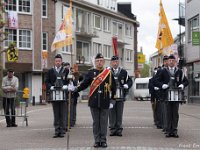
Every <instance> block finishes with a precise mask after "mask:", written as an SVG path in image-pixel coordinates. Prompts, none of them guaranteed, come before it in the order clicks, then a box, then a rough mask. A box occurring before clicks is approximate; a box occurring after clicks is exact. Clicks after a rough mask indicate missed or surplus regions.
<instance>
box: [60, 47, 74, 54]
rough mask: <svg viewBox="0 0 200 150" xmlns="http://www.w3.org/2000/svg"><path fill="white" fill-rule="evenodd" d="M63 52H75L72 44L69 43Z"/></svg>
mask: <svg viewBox="0 0 200 150" xmlns="http://www.w3.org/2000/svg"><path fill="white" fill-rule="evenodd" d="M62 52H63V53H66V54H71V53H73V46H72V45H68V46H64V47H63V48H62Z"/></svg>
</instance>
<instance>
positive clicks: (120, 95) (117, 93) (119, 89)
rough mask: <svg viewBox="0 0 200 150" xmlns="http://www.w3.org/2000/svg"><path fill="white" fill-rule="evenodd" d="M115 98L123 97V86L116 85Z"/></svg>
mask: <svg viewBox="0 0 200 150" xmlns="http://www.w3.org/2000/svg"><path fill="white" fill-rule="evenodd" d="M115 98H116V99H124V92H123V88H120V87H118V88H117V89H116V96H115Z"/></svg>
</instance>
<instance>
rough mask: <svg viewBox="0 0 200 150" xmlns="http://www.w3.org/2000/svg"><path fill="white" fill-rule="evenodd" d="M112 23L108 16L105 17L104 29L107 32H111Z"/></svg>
mask: <svg viewBox="0 0 200 150" xmlns="http://www.w3.org/2000/svg"><path fill="white" fill-rule="evenodd" d="M110 24H111V21H110V19H109V18H107V17H103V30H104V31H106V32H110Z"/></svg>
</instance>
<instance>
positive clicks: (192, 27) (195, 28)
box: [188, 15, 199, 42]
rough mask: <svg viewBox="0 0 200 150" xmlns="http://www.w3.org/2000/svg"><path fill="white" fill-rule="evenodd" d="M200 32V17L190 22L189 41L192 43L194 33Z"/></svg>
mask: <svg viewBox="0 0 200 150" xmlns="http://www.w3.org/2000/svg"><path fill="white" fill-rule="evenodd" d="M194 31H199V15H198V16H195V17H194V18H192V19H190V20H188V41H189V42H190V41H192V32H194Z"/></svg>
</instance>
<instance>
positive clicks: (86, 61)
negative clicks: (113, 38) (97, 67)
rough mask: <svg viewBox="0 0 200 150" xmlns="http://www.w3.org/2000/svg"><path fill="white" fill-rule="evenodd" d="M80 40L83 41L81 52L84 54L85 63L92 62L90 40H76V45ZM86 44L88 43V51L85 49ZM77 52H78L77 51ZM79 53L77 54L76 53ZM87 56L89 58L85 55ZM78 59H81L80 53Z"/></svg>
mask: <svg viewBox="0 0 200 150" xmlns="http://www.w3.org/2000/svg"><path fill="white" fill-rule="evenodd" d="M78 42H80V43H81V45H82V46H81V50H82V51H81V53H82V56H84V63H86V64H89V62H90V43H89V42H85V41H79V40H78V41H76V47H77V45H78V44H77V43H78ZM84 44H88V51H87V52H85V49H84ZM76 53H77V52H76ZM76 55H77V54H76ZM82 56H80V57H82ZM85 56H87V58H86V57H85ZM80 59H82V58H80ZM76 60H77V62H78V61H79V60H78V55H77V58H76Z"/></svg>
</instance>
